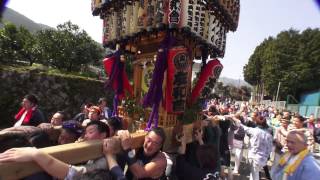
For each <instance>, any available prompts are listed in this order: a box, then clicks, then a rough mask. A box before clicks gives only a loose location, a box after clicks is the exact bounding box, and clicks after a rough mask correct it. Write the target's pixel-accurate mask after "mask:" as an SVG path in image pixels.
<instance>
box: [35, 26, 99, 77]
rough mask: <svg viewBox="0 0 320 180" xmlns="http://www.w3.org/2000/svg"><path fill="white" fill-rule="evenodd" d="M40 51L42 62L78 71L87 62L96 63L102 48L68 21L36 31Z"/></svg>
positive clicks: (69, 70)
mask: <svg viewBox="0 0 320 180" xmlns="http://www.w3.org/2000/svg"><path fill="white" fill-rule="evenodd" d="M37 37H38V40H39V44H40V47H41V53H42V63H43V64H46V65H50V66H52V67H55V68H58V69H62V70H66V71H68V72H71V71H79V70H81V67H83V66H84V65H88V64H98V62H99V61H100V60H101V59H102V57H103V48H102V46H101V45H99V44H98V43H96V42H95V41H94V40H92V39H91V38H90V37H89V36H88V34H87V33H86V32H85V31H83V30H80V28H79V26H77V25H75V24H72V23H71V22H70V21H68V22H66V23H64V24H60V25H58V26H57V30H53V29H46V30H42V31H40V32H38V33H37Z"/></svg>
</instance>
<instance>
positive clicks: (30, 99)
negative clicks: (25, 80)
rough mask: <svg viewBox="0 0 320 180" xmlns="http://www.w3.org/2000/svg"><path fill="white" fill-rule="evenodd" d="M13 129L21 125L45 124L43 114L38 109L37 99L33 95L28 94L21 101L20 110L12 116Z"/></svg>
mask: <svg viewBox="0 0 320 180" xmlns="http://www.w3.org/2000/svg"><path fill="white" fill-rule="evenodd" d="M14 118H15V120H16V122H15V124H14V127H17V126H21V125H30V126H38V125H39V124H41V123H43V122H45V118H44V116H43V113H42V112H41V111H40V110H39V108H38V99H37V97H36V96H35V95H32V94H28V95H26V96H25V97H24V98H23V100H22V108H21V109H20V110H19V112H18V113H17V114H16V115H15V116H14Z"/></svg>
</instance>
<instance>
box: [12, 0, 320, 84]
mask: <svg viewBox="0 0 320 180" xmlns="http://www.w3.org/2000/svg"><path fill="white" fill-rule="evenodd" d="M90 4H91V0H28V1H22V0H10V1H9V3H8V4H7V6H8V7H10V8H12V9H14V10H16V11H18V12H19V13H21V14H24V15H25V16H27V17H28V18H30V19H32V20H34V21H35V22H38V23H42V24H46V25H49V26H52V27H56V25H57V24H61V23H63V22H66V21H68V20H71V22H73V23H74V24H77V25H79V26H80V28H82V29H84V30H85V31H87V32H88V34H89V35H90V36H91V37H92V38H93V39H94V40H96V41H98V42H101V39H102V38H101V37H102V21H101V20H100V19H99V18H98V17H93V16H92V15H91V10H90ZM240 6H241V7H240V21H239V26H238V30H237V31H236V32H234V33H233V32H229V33H228V35H227V44H226V53H225V57H224V58H223V59H221V62H222V64H223V65H224V69H223V71H222V75H221V76H225V77H230V78H234V79H239V78H241V79H243V74H242V71H243V66H244V65H245V64H246V63H247V62H248V59H249V57H250V55H251V54H252V53H253V52H254V49H255V47H256V46H257V45H259V44H260V43H261V42H262V41H263V40H264V39H265V38H267V37H269V36H275V35H277V34H278V33H279V32H280V31H283V30H288V29H290V28H294V29H297V30H304V29H306V28H308V27H311V28H320V8H319V7H318V6H317V5H316V1H315V0H240Z"/></svg>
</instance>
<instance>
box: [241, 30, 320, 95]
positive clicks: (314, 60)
mask: <svg viewBox="0 0 320 180" xmlns="http://www.w3.org/2000/svg"><path fill="white" fill-rule="evenodd" d="M243 73H244V79H245V80H246V81H247V82H248V83H250V84H251V85H253V86H259V87H262V88H263V90H264V91H265V92H266V93H267V95H269V96H271V97H272V96H273V97H274V96H275V95H276V92H277V88H278V84H279V82H281V88H280V91H279V99H282V100H285V98H286V97H287V95H293V96H295V97H296V98H297V97H298V96H299V95H300V94H301V93H302V92H305V91H311V90H316V89H319V88H320V81H319V79H320V31H319V29H318V28H317V29H306V30H304V31H302V32H299V31H297V30H294V29H290V30H288V31H283V32H280V33H279V34H278V35H277V36H276V37H268V38H267V39H265V40H264V41H263V42H262V43H261V44H260V45H258V46H257V47H256V49H255V51H254V53H253V54H252V55H251V56H250V58H249V61H248V63H247V64H246V65H245V66H244V68H243Z"/></svg>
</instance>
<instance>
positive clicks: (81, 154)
mask: <svg viewBox="0 0 320 180" xmlns="http://www.w3.org/2000/svg"><path fill="white" fill-rule="evenodd" d="M131 135H132V139H133V148H139V147H141V146H142V144H143V142H144V136H145V135H146V132H138V133H133V134H131ZM113 138H118V137H113ZM118 139H119V138H118ZM119 149H120V141H119ZM41 150H42V151H44V152H46V153H48V154H50V155H52V156H53V157H55V158H57V159H59V160H61V161H63V162H66V163H69V164H77V163H81V162H85V161H88V160H90V159H96V158H98V157H101V156H103V152H102V141H100V140H96V141H88V142H81V143H71V144H65V145H59V146H52V147H47V148H42V149H41ZM0 169H1V171H0V180H10V179H20V178H23V177H26V176H29V175H32V174H34V173H36V172H40V171H41V168H40V167H39V166H38V165H37V164H36V163H35V162H12V163H0Z"/></svg>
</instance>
